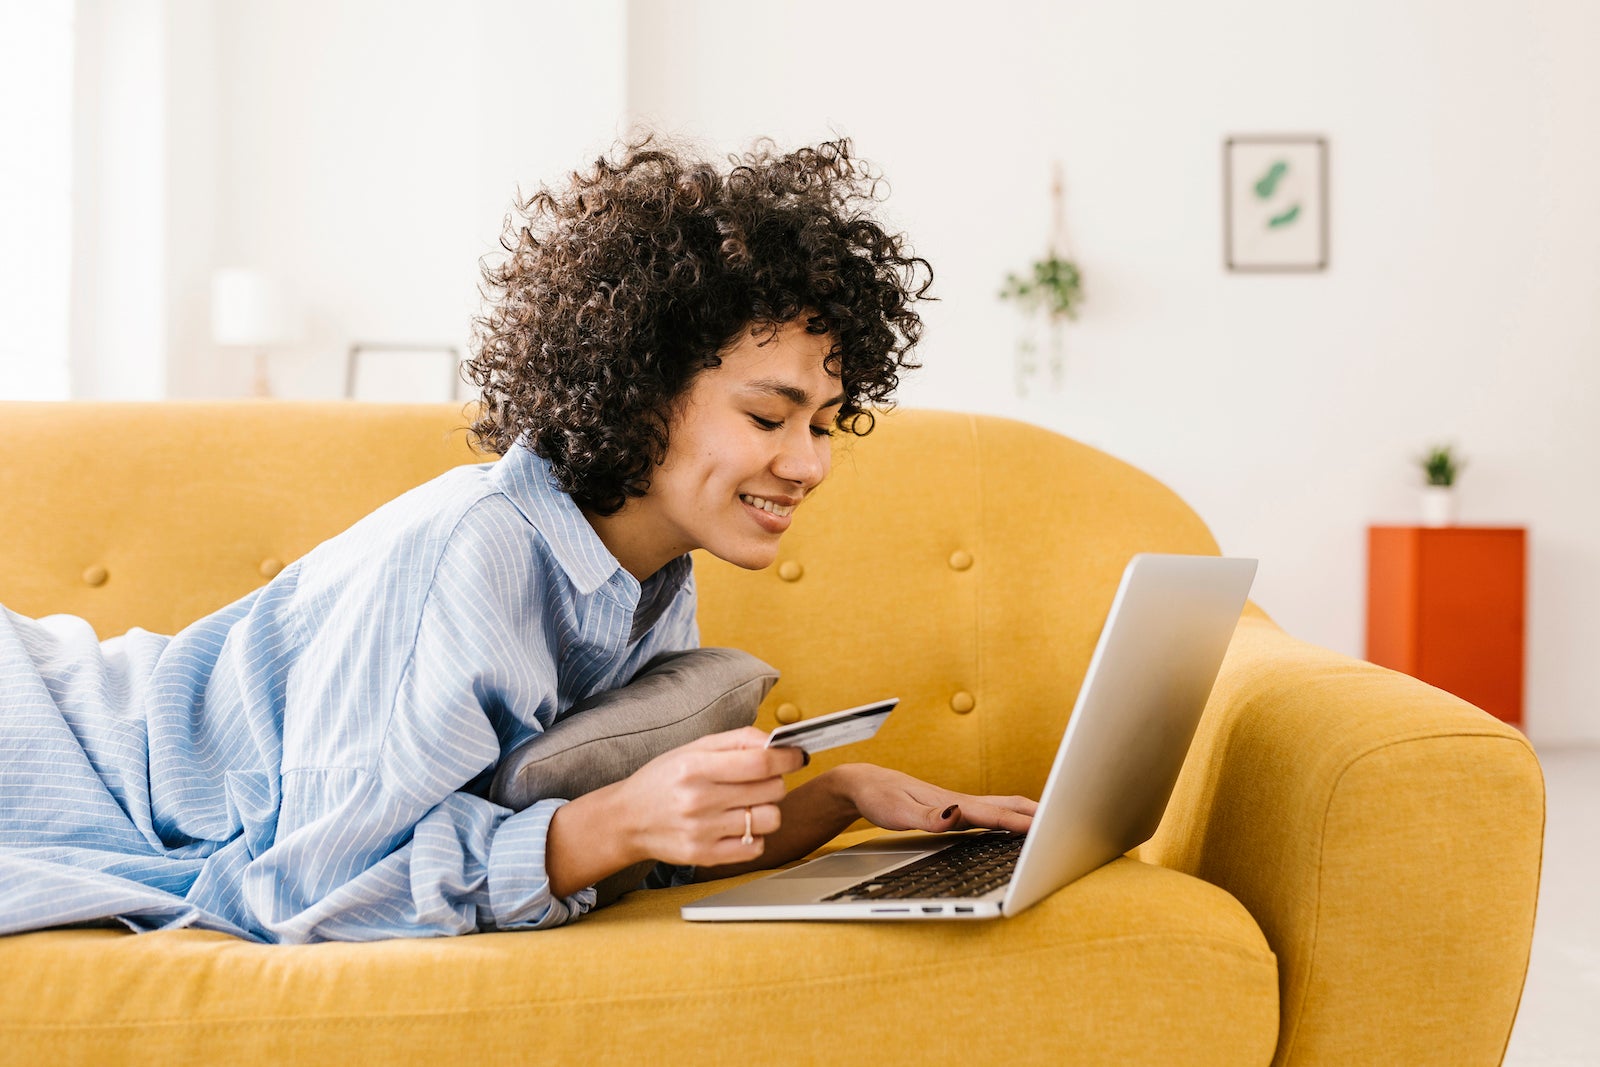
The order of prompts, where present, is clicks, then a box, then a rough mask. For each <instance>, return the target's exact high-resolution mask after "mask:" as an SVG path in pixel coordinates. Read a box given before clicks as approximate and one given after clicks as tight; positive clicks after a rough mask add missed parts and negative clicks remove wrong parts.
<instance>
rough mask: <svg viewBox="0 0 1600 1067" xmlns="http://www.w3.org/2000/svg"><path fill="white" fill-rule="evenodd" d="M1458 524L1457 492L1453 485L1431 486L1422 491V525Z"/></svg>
mask: <svg viewBox="0 0 1600 1067" xmlns="http://www.w3.org/2000/svg"><path fill="white" fill-rule="evenodd" d="M1455 524H1456V490H1455V486H1453V485H1429V486H1424V487H1423V490H1422V525H1424V526H1454V525H1455Z"/></svg>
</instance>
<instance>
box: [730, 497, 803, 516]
mask: <svg viewBox="0 0 1600 1067" xmlns="http://www.w3.org/2000/svg"><path fill="white" fill-rule="evenodd" d="M739 499H740V500H743V501H744V502H745V503H746V504H749V505H750V506H751V507H753V508H760V509H761V510H762V511H770V512H772V513H773V514H774V515H787V514H789V513H790V512H792V511H793V510H794V508H795V506H794V505H793V504H790V505H789V506H788V507H785V506H784V505H782V504H774V503H773V502H772V501H770V500H768V499H766V498H765V497H759V496H751V495H749V494H748V493H741V494H740V495H739Z"/></svg>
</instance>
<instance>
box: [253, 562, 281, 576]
mask: <svg viewBox="0 0 1600 1067" xmlns="http://www.w3.org/2000/svg"><path fill="white" fill-rule="evenodd" d="M256 570H258V571H260V572H261V577H263V578H276V577H277V576H278V575H279V573H280V572H282V570H283V561H282V560H276V559H264V560H262V561H261V566H259V567H257V568H256Z"/></svg>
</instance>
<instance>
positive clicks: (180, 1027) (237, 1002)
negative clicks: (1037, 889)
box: [0, 858, 1278, 1067]
mask: <svg viewBox="0 0 1600 1067" xmlns="http://www.w3.org/2000/svg"><path fill="white" fill-rule="evenodd" d="M716 888H719V887H718V886H708V885H695V886H684V887H681V888H677V889H666V890H655V891H649V892H641V893H635V894H633V895H632V896H630V897H628V898H626V899H625V900H624V901H623V902H622V903H620V904H618V905H617V906H615V907H613V908H610V909H607V910H605V911H600V912H596V913H593V914H591V915H589V916H588V917H586V918H585V919H583V920H582V921H581V922H578V923H575V924H573V925H571V926H567V927H562V928H559V929H554V930H545V931H539V932H526V933H494V934H479V935H473V936H468V937H460V938H451V939H439V940H420V941H387V942H377V943H371V944H344V943H328V944H316V945H301V946H277V945H258V944H251V943H247V942H244V941H238V940H235V939H232V938H229V937H227V936H226V935H222V934H216V933H209V932H203V931H190V930H178V931H167V932H160V933H149V934H137V935H135V934H126V933H121V932H118V931H112V930H87V929H85V930H57V931H46V932H42V933H35V934H23V935H18V936H14V937H10V938H5V939H0V955H3V964H4V968H3V972H0V973H3V975H4V977H3V978H0V1042H3V1047H4V1048H5V1050H6V1051H5V1055H7V1056H12V1057H15V1059H14V1062H18V1063H59V1062H93V1063H124V1062H160V1063H164V1064H189V1063H193V1064H213V1063H222V1062H226V1063H269V1064H278V1063H285V1062H335V1061H346V1062H388V1063H452V1062H454V1063H467V1062H471V1063H488V1064H496V1063H541V1062H569V1063H570V1062H579V1061H580V1060H581V1061H582V1062H590V1063H644V1062H660V1061H663V1060H667V1059H682V1058H685V1057H687V1058H689V1059H691V1060H693V1061H694V1062H695V1063H697V1064H723V1063H726V1064H739V1065H741V1067H744V1065H748V1064H750V1063H756V1062H857V1061H861V1062H865V1061H867V1060H873V1061H875V1062H883V1061H884V1060H885V1059H887V1060H888V1061H889V1062H918V1061H921V1062H929V1063H953V1062H966V1063H972V1062H990V1063H1013V1064H1023V1063H1042V1062H1052V1063H1059V1062H1063V1061H1064V1058H1065V1060H1070V1061H1073V1062H1102V1063H1110V1062H1147V1063H1163V1062H1164V1063H1177V1062H1182V1063H1186V1064H1201V1063H1216V1064H1228V1065H1230V1067H1239V1065H1248V1064H1266V1063H1269V1062H1270V1061H1271V1059H1272V1054H1273V1049H1274V1046H1275V1044H1276V1041H1277V1028H1278V975H1277V966H1276V961H1275V959H1274V957H1273V954H1272V952H1271V951H1270V950H1269V949H1268V947H1267V944H1266V940H1265V938H1264V937H1263V936H1262V934H1261V931H1260V930H1259V929H1258V928H1257V926H1256V924H1255V922H1254V921H1253V920H1252V919H1251V918H1250V916H1249V914H1248V913H1246V912H1245V910H1244V908H1243V907H1242V906H1240V905H1239V903H1238V902H1237V901H1235V900H1234V899H1233V898H1232V897H1231V896H1229V895H1228V894H1227V893H1225V892H1224V891H1222V890H1221V889H1218V888H1217V887H1215V886H1212V885H1210V884H1208V883H1206V882H1202V881H1200V880H1198V879H1196V878H1192V877H1189V876H1188V875H1184V874H1181V873H1178V872H1175V871H1171V870H1168V869H1166V868H1162V867H1155V866H1151V865H1149V864H1144V863H1140V862H1138V861H1136V860H1132V859H1126V858H1125V859H1119V860H1116V861H1114V862H1113V863H1111V864H1109V865H1108V866H1106V867H1104V868H1102V869H1100V870H1098V871H1096V872H1094V873H1092V874H1090V875H1088V876H1087V877H1085V878H1083V879H1080V880H1079V881H1077V882H1075V883H1073V884H1072V885H1070V886H1068V887H1066V888H1065V889H1063V890H1062V891H1060V892H1058V893H1056V894H1055V895H1054V896H1052V897H1050V898H1048V899H1046V900H1044V901H1042V902H1041V903H1039V904H1038V905H1036V906H1035V907H1033V908H1032V909H1030V910H1028V911H1026V912H1024V913H1023V914H1021V915H1019V916H1016V917H1014V918H1011V919H1001V920H993V921H986V922H973V923H960V922H945V923H939V924H930V923H920V922H910V923H728V924H708V923H688V922H684V921H683V920H682V919H680V918H679V916H678V908H679V906H680V905H682V904H683V903H684V902H686V901H689V900H693V899H696V898H697V897H699V896H702V895H705V894H707V893H710V892H713V891H714V890H715V889H716ZM839 1019H848V1020H849V1026H848V1028H847V1029H846V1028H842V1027H841V1026H839V1025H836V1024H835V1023H834V1022H833V1021H832V1020H839ZM931 1020H937V1023H936V1025H930V1024H929V1023H930V1021H931ZM845 1032H848V1033H849V1034H850V1045H849V1046H848V1047H841V1045H840V1044H839V1035H840V1034H841V1033H845ZM980 1050H981V1051H980Z"/></svg>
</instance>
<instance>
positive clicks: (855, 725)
mask: <svg viewBox="0 0 1600 1067" xmlns="http://www.w3.org/2000/svg"><path fill="white" fill-rule="evenodd" d="M898 703H900V698H899V697H890V698H889V699H888V700H876V701H873V702H872V703H871V704H863V705H861V706H860V707H859V708H846V709H845V710H844V711H835V712H832V713H830V714H827V715H818V716H817V717H816V718H814V719H803V720H801V721H800V722H792V723H789V724H788V725H787V726H780V727H778V728H777V729H776V730H774V731H772V733H770V734H768V735H767V747H768V748H798V749H801V750H803V751H805V752H807V753H808V754H810V755H813V756H814V755H816V754H817V753H818V752H826V751H827V750H828V749H830V748H838V747H839V746H840V745H849V744H854V743H855V742H857V741H865V740H866V739H867V738H869V737H871V736H872V735H873V734H875V733H877V732H878V727H880V726H882V725H883V720H885V719H887V718H888V717H889V713H890V712H891V711H893V710H894V706H895V705H896V704H898Z"/></svg>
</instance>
